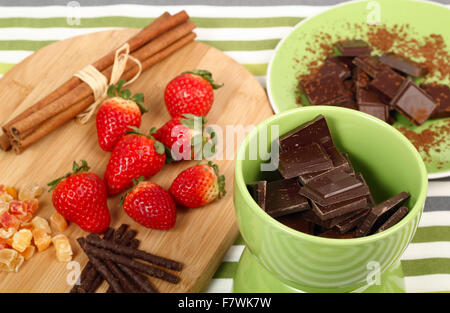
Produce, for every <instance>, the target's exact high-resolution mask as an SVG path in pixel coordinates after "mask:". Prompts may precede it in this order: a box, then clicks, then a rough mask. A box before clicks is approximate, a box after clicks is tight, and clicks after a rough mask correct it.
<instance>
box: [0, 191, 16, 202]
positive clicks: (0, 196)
mask: <svg viewBox="0 0 450 313" xmlns="http://www.w3.org/2000/svg"><path fill="white" fill-rule="evenodd" d="M12 200H14V198H13V197H12V196H11V195H10V194H9V193H7V192H6V191H5V190H3V191H2V192H0V201H5V202H10V201H12Z"/></svg>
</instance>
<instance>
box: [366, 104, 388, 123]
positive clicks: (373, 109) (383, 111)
mask: <svg viewBox="0 0 450 313" xmlns="http://www.w3.org/2000/svg"><path fill="white" fill-rule="evenodd" d="M359 110H360V111H361V112H364V113H367V114H370V115H372V116H375V117H376V118H379V119H380V120H382V121H384V122H387V121H388V118H389V108H388V106H387V105H384V104H382V105H378V106H374V105H359Z"/></svg>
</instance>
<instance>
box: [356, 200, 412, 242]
mask: <svg viewBox="0 0 450 313" xmlns="http://www.w3.org/2000/svg"><path fill="white" fill-rule="evenodd" d="M409 197H410V194H409V193H407V192H401V193H399V194H397V195H395V196H393V197H392V198H390V199H388V200H386V201H384V202H382V203H380V204H378V205H376V206H374V207H373V208H372V209H370V211H369V213H368V214H367V215H366V217H365V218H364V220H363V221H362V222H361V223H360V224H359V225H358V228H357V229H356V233H355V234H356V236H357V237H362V236H366V235H369V234H371V233H373V231H375V230H377V229H378V228H379V227H380V225H383V224H384V223H385V222H386V220H387V219H388V218H389V217H390V216H391V215H392V214H393V213H394V212H395V210H396V209H397V208H398V207H399V206H400V204H401V203H403V201H405V200H406V199H408V198H409Z"/></svg>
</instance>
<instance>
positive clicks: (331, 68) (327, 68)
mask: <svg viewBox="0 0 450 313" xmlns="http://www.w3.org/2000/svg"><path fill="white" fill-rule="evenodd" d="M318 74H319V75H320V76H324V75H328V74H337V76H338V77H339V78H340V79H342V80H344V79H347V78H349V77H350V76H352V73H351V72H350V70H349V69H348V67H347V65H345V64H343V63H341V62H333V61H332V60H330V59H328V60H325V62H324V63H323V64H322V65H321V66H320V67H319V70H318Z"/></svg>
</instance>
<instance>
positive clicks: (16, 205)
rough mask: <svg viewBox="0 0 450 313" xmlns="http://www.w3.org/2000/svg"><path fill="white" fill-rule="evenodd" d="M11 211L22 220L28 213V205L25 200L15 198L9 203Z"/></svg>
mask: <svg viewBox="0 0 450 313" xmlns="http://www.w3.org/2000/svg"><path fill="white" fill-rule="evenodd" d="M9 213H11V214H12V215H14V216H15V217H17V218H18V219H19V220H21V219H22V218H23V217H25V216H26V215H27V214H28V210H27V206H26V204H25V203H24V202H23V201H17V200H13V201H11V202H10V203H9Z"/></svg>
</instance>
